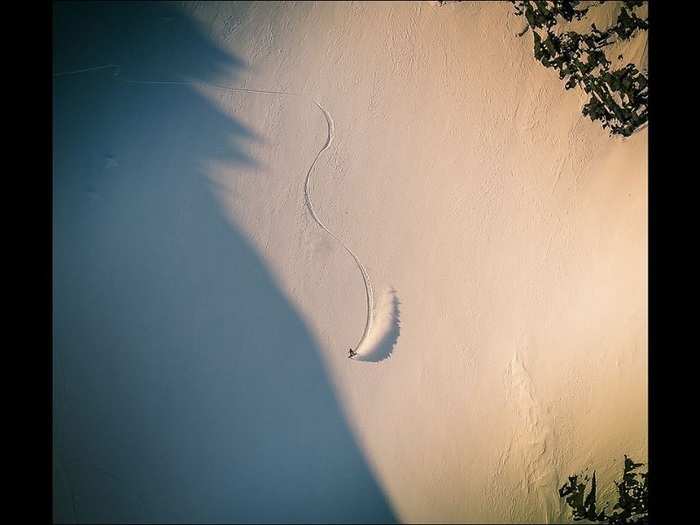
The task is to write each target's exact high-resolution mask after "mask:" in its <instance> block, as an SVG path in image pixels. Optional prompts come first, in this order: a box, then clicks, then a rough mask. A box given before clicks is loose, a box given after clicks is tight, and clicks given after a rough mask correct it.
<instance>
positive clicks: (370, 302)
mask: <svg viewBox="0 0 700 525" xmlns="http://www.w3.org/2000/svg"><path fill="white" fill-rule="evenodd" d="M102 69H114V73H113V76H114V77H119V74H120V72H121V66H119V65H117V64H105V65H102V66H95V67H90V68H84V69H76V70H72V71H64V72H61V73H54V75H53V77H54V78H56V77H62V76H67V75H77V74H80V73H88V72H91V71H98V70H102ZM117 80H119V81H121V82H124V83H127V84H142V85H180V86H197V85H201V86H209V87H213V88H217V89H223V90H227V91H235V92H239V93H255V94H262V95H283V96H289V97H300V98H305V99H307V100H308V99H310V100H311V102H313V104H314V105H315V106H316V107H317V108H318V109H319V110H320V111H321V113H323V116H324V118H325V119H326V125H327V127H328V135H327V137H326V143H325V144H324V146H323V147H322V148H321V149H320V150H319V152H318V153H316V157H315V158H314V160H313V162H312V163H311V166H309V169H308V171H307V172H306V179H305V181H304V202H305V204H306V208H307V209H308V210H309V213H310V215H311V217H312V218H313V220H314V222H315V223H316V224H317V225H318V226H319V227H320V228H321V229H322V230H323V231H325V232H326V233H327V234H328V235H329V236H330V237H331V238H332V239H333V240H335V241H336V242H337V243H338V244H340V245H341V246H342V247H343V249H344V250H345V251H346V252H347V253H348V254H349V255H350V257H352V258H353V260H354V261H355V264H356V265H357V268H358V269H359V270H360V273H361V274H362V280H363V281H364V284H365V297H366V301H367V317H366V319H365V328H364V330H363V332H362V337H360V340H359V341H358V343H357V345H356V346H355V350H356V351H357V352H358V355H360V353H367V352H368V351H370V350H371V349H364V345H365V343H366V342H367V338H368V337H369V334H370V332H371V330H372V318H373V312H374V294H373V291H372V282H371V281H370V278H369V273H368V272H367V269H366V268H365V266H364V265H363V264H362V262H361V261H360V258H359V257H358V256H357V255H356V254H355V252H353V251H352V250H351V249H350V248H349V247H348V246H347V245H346V244H345V243H344V242H343V241H342V240H341V239H340V238H339V237H338V236H337V235H336V234H334V233H333V232H332V231H331V230H329V229H328V227H327V226H326V225H325V223H324V222H323V221H322V220H321V219H320V218H319V216H318V214H317V213H316V210H315V209H314V206H313V203H312V201H311V194H310V191H309V184H310V182H311V175H312V173H313V170H314V167H315V166H316V163H317V162H318V159H319V158H320V157H321V155H322V154H323V152H324V151H326V150H327V149H328V148H329V147H330V146H331V144H332V143H333V138H334V136H335V123H334V121H333V117H331V114H330V113H329V112H328V111H327V110H326V108H324V107H323V106H322V105H321V104H320V103H319V102H318V101H316V100H315V99H313V98H311V97H310V96H309V95H304V94H302V93H294V92H290V91H272V90H263V89H248V88H234V87H230V86H221V85H217V84H209V83H206V82H194V81H187V80H132V79H128V78H117ZM370 346H371V345H370ZM361 350H362V352H360V351H361ZM351 359H354V358H351ZM361 360H362V359H358V361H361Z"/></svg>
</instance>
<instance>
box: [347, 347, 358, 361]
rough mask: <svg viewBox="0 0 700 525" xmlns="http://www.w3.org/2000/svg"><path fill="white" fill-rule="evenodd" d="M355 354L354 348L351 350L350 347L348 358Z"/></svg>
mask: <svg viewBox="0 0 700 525" xmlns="http://www.w3.org/2000/svg"><path fill="white" fill-rule="evenodd" d="M356 355H357V352H355V350H353V349H352V348H351V349H350V350H349V351H348V358H349V359H352V358H353V357H355V356H356Z"/></svg>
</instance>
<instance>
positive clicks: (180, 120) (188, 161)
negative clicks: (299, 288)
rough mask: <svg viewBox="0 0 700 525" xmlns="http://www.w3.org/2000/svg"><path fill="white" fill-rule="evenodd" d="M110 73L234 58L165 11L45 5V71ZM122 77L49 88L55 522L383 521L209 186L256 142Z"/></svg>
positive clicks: (167, 93)
mask: <svg viewBox="0 0 700 525" xmlns="http://www.w3.org/2000/svg"><path fill="white" fill-rule="evenodd" d="M236 8H237V9H240V10H243V9H245V6H244V5H243V4H239V5H237V6H236ZM105 64H118V65H119V66H120V71H121V72H120V75H124V76H128V77H129V78H146V79H173V80H177V79H183V78H188V79H194V80H198V81H208V82H215V81H216V80H217V78H218V77H220V76H223V75H226V76H227V78H228V79H229V81H230V79H231V77H232V75H233V73H234V72H235V71H236V70H237V69H239V68H241V67H244V65H243V63H242V61H240V60H237V59H236V58H234V57H231V56H230V55H229V54H228V53H227V52H224V51H222V50H221V49H218V48H217V47H216V46H215V45H214V44H212V43H211V42H210V41H209V40H208V39H207V38H206V37H205V36H204V35H203V33H202V32H201V30H200V29H199V28H198V27H197V25H196V23H195V22H194V21H193V20H191V19H190V18H189V17H187V16H185V15H184V14H183V13H182V12H181V11H179V10H177V9H175V8H173V7H172V6H170V5H168V4H164V3H160V2H153V3H147V4H138V3H131V2H129V3H127V2H124V3H105V2H100V3H65V2H61V3H56V4H54V71H55V72H60V71H70V70H79V69H88V68H91V67H98V66H102V65H105ZM118 78H119V77H114V75H113V71H110V70H109V69H101V70H94V71H87V72H84V73H81V74H74V75H73V74H71V75H64V76H60V77H56V78H54V80H53V381H54V393H53V394H54V395H53V403H54V406H53V429H54V430H53V443H54V448H53V452H54V518H55V520H56V521H57V522H105V523H106V522H189V523H194V522H208V523H215V522H228V523H235V522H246V523H251V522H267V523H270V522H306V523H326V522H331V523H334V522H345V523H348V522H355V523H361V522H372V523H384V522H394V521H395V520H396V518H395V516H394V514H393V512H392V510H391V508H390V505H389V503H388V502H387V500H386V498H385V497H384V495H383V493H382V490H381V489H380V487H379V485H378V483H377V482H376V481H375V479H374V477H373V475H372V473H371V472H370V469H369V467H368V464H367V462H366V461H365V459H364V457H363V455H362V453H361V451H360V449H359V447H358V445H357V444H356V442H355V440H354V438H353V435H352V433H351V431H350V428H349V426H348V424H347V422H346V421H345V419H344V416H343V413H342V411H341V408H340V406H339V404H338V402H337V400H336V398H335V396H334V393H333V390H332V386H331V384H330V383H329V380H328V377H327V374H326V371H325V369H324V366H323V364H322V363H321V361H320V358H319V349H318V348H317V346H316V343H315V342H314V340H313V338H312V336H311V335H310V333H309V331H308V330H307V328H306V326H305V325H304V323H303V321H302V320H301V318H300V317H299V315H298V314H297V312H296V311H295V309H294V308H293V307H292V306H291V305H290V304H289V303H288V301H287V300H286V299H285V298H284V296H283V295H282V293H281V292H280V290H279V289H278V287H277V286H276V284H275V282H274V279H273V276H271V275H270V274H269V272H268V271H267V269H266V268H265V265H264V264H263V262H262V261H261V260H260V258H259V257H258V255H257V254H256V253H255V251H254V250H253V249H252V247H251V245H250V244H249V243H248V242H247V241H246V240H245V239H244V237H243V236H242V235H241V234H240V233H239V232H237V231H236V230H235V227H233V226H232V225H231V224H230V222H229V221H228V220H227V219H226V217H225V216H224V214H223V212H222V211H221V210H220V208H219V205H218V203H217V200H216V198H215V195H214V192H213V189H212V187H211V185H210V183H209V181H208V179H207V176H206V173H205V169H204V166H205V164H206V163H207V162H209V161H216V162H220V163H228V164H229V165H244V164H246V163H252V162H254V160H252V159H250V158H249V157H248V155H247V154H246V152H245V149H246V144H247V143H248V142H249V141H250V140H253V136H252V133H251V132H250V131H248V130H246V129H245V127H243V126H242V125H241V124H240V123H238V122H236V121H235V120H234V119H232V118H230V117H229V116H227V115H226V114H224V113H222V112H221V111H219V110H218V109H217V108H216V107H215V106H213V105H212V104H211V103H210V102H208V101H207V100H206V99H205V98H204V97H202V96H201V95H199V94H198V93H197V92H196V90H194V89H193V88H191V87H188V86H182V85H178V86H148V85H133V84H127V83H124V82H120V81H119V79H118ZM262 176H264V175H262ZM271 321H272V322H271Z"/></svg>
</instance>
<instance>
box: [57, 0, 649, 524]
mask: <svg viewBox="0 0 700 525" xmlns="http://www.w3.org/2000/svg"><path fill="white" fill-rule="evenodd" d="M612 4H614V2H611V3H608V4H605V5H604V6H601V7H598V8H596V9H597V10H598V11H597V12H596V13H595V16H597V17H599V19H600V20H601V21H603V22H604V21H605V20H610V19H611V17H612V14H611V13H612V12H613V11H614V7H615V6H614V5H612ZM523 25H524V22H523V21H522V19H520V18H518V17H517V16H515V15H514V13H513V9H512V6H511V5H510V4H509V3H505V2H504V3H495V2H459V3H445V4H444V5H441V6H438V5H435V3H434V2H386V3H384V2H368V3H362V2H347V3H341V2H299V3H297V2H287V3H268V2H261V3H256V2H253V3H247V2H245V3H244V2H237V3H209V2H204V3H200V2H193V3H174V4H170V3H146V4H136V3H99V4H87V3H78V4H73V3H66V2H62V3H58V4H56V5H55V6H54V72H55V76H54V80H53V103H54V124H53V140H54V153H53V164H54V166H53V167H54V174H53V212H54V224H53V234H54V270H53V278H54V290H53V292H54V313H53V315H54V361H53V363H54V458H55V461H54V489H55V490H54V504H55V508H54V512H55V518H56V520H57V521H64V522H65V521H78V522H81V521H82V522H110V521H111V522H115V521H122V522H124V521H137V522H150V521H167V522H290V521H294V522H392V521H402V522H423V523H424V522H455V523H465V522H466V523H468V522H475V523H504V522H518V523H525V522H533V523H541V522H561V521H569V520H570V515H569V514H568V512H567V509H566V508H565V507H564V506H563V505H562V502H561V501H560V499H559V498H558V495H557V488H558V487H559V486H561V485H562V484H563V483H564V482H565V481H566V477H567V475H569V474H572V473H575V472H579V471H581V470H583V469H584V468H586V467H591V468H595V469H596V471H597V475H598V479H599V488H600V489H601V496H602V498H603V499H604V498H606V497H609V496H611V495H612V493H613V492H614V486H613V485H612V483H611V482H612V480H613V479H616V478H617V477H618V476H619V474H620V472H621V470H622V458H623V454H628V455H631V456H632V457H633V458H634V459H635V460H641V461H645V460H646V453H647V438H646V430H647V415H646V403H647V395H646V389H647V380H646V372H647V357H646V350H647V339H646V330H647V287H646V280H647V265H646V254H647V243H646V236H647V200H646V195H647V170H646V164H647V155H646V147H647V130H642V131H640V132H639V133H636V134H635V135H633V136H632V137H630V138H629V139H619V138H611V137H609V136H608V134H607V132H605V131H604V130H602V129H601V127H600V125H599V124H598V123H593V122H591V121H589V120H587V119H585V118H584V117H582V116H581V112H580V108H581V106H582V104H583V102H584V100H585V99H584V95H583V94H582V93H581V92H579V91H577V90H571V91H565V90H564V89H563V83H562V82H561V81H560V80H559V79H558V78H557V75H556V73H553V72H552V71H550V70H547V69H545V68H543V67H542V66H541V65H540V64H538V63H537V62H536V61H535V60H534V58H533V56H532V40H531V35H530V34H529V33H526V34H525V36H523V37H522V38H518V37H517V36H516V33H518V32H520V31H521V30H522V27H523ZM599 25H600V23H599ZM621 50H622V51H624V53H625V55H626V56H628V57H629V59H630V60H639V61H642V62H643V60H644V54H645V53H646V35H643V36H640V37H639V38H636V39H634V40H633V41H632V42H630V43H627V44H625V45H624V46H623V47H622V48H621ZM319 109H321V110H322V111H319ZM329 119H330V120H329ZM331 122H332V126H331ZM331 127H332V129H333V130H332V141H331V134H330V130H331ZM307 196H308V198H309V199H310V200H311V202H312V207H313V210H314V214H316V218H317V219H318V220H319V221H320V222H321V223H322V225H323V226H325V228H326V230H325V231H324V228H323V227H320V225H319V222H317V221H316V220H315V218H314V214H312V213H310V210H309V206H308V199H307ZM365 277H368V278H369V279H371V284H370V283H369V281H368V280H366V279H365ZM370 294H371V298H370ZM375 295H376V296H375ZM368 315H369V316H368ZM368 326H369V327H370V328H371V330H368ZM365 335H366V337H364V336H365ZM360 339H364V340H365V344H363V345H361V346H360V347H359V348H357V346H356V345H357V342H358V340H360ZM351 347H352V348H356V349H357V350H358V356H357V357H355V358H354V359H347V355H348V353H347V352H348V348H351ZM389 357H390V358H389Z"/></svg>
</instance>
